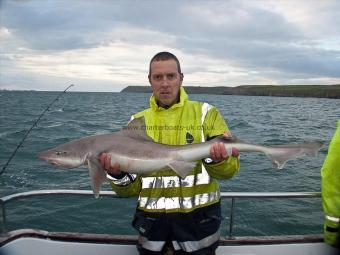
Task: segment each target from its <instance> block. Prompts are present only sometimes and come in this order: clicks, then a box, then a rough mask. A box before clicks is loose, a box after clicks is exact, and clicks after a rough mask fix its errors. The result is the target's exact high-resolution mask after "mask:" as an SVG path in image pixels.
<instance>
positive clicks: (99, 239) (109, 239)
mask: <svg viewBox="0 0 340 255" xmlns="http://www.w3.org/2000/svg"><path fill="white" fill-rule="evenodd" d="M20 238H38V239H46V240H51V241H61V242H74V243H93V244H120V245H136V244H137V241H138V236H137V235H111V234H94V233H74V232H49V231H45V230H39V229H19V230H13V231H10V232H7V233H5V234H2V235H0V247H2V246H4V245H6V244H8V243H10V242H12V241H15V240H17V239H20ZM323 241H324V239H323V235H321V234H316V235H315V234H314V235H280V236H242V237H233V238H231V239H230V238H229V237H223V236H222V237H221V238H220V244H219V245H221V246H223V245H275V244H296V243H322V242H323Z"/></svg>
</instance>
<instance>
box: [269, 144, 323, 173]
mask: <svg viewBox="0 0 340 255" xmlns="http://www.w3.org/2000/svg"><path fill="white" fill-rule="evenodd" d="M321 147H322V143H321V142H312V143H304V144H290V145H289V144H287V145H276V146H271V148H274V149H275V150H272V151H268V152H266V153H265V154H266V156H267V157H268V158H269V159H270V161H271V162H272V164H273V165H274V166H275V167H277V168H278V169H282V168H283V167H284V165H285V164H286V162H287V161H288V160H291V159H295V158H297V157H299V156H301V155H308V156H316V155H317V153H318V151H319V149H320V148H321Z"/></svg>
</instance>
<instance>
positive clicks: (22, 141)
mask: <svg viewBox="0 0 340 255" xmlns="http://www.w3.org/2000/svg"><path fill="white" fill-rule="evenodd" d="M72 86H74V85H73V84H71V85H70V86H68V87H67V88H66V89H65V90H64V91H63V92H61V93H60V94H59V95H58V96H57V97H56V98H55V99H54V100H53V101H52V102H51V103H50V104H49V105H48V106H47V107H46V108H45V109H44V111H43V112H42V113H41V114H40V115H39V117H38V118H37V119H36V120H35V122H34V123H33V125H32V126H31V128H30V129H29V130H28V131H27V132H26V134H25V135H24V138H23V139H22V140H21V141H20V143H19V144H18V146H17V147H16V148H15V150H14V151H13V153H12V154H11V156H10V157H9V158H8V160H7V162H6V164H5V165H4V166H3V167H2V170H1V172H0V175H2V174H3V172H5V170H6V168H7V166H8V165H9V163H10V162H11V161H12V159H13V158H14V156H15V154H16V153H17V151H18V150H19V148H20V147H21V146H22V144H23V143H24V141H25V140H26V138H27V137H28V135H29V133H31V131H32V130H33V128H35V127H36V126H37V124H38V122H39V120H40V119H41V118H42V117H43V116H44V114H45V113H46V112H47V111H48V110H50V107H51V106H52V105H53V104H54V103H55V102H56V101H58V99H59V98H60V97H61V96H62V95H63V94H64V93H66V91H67V90H68V89H69V88H71V87H72Z"/></svg>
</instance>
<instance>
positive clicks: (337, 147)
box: [321, 120, 340, 245]
mask: <svg viewBox="0 0 340 255" xmlns="http://www.w3.org/2000/svg"><path fill="white" fill-rule="evenodd" d="M321 179H322V183H321V185H322V206H323V210H324V213H325V220H324V235H325V242H327V243H328V244H331V245H338V244H339V233H340V120H338V121H337V129H336V131H335V134H334V136H333V138H332V140H331V142H330V144H329V148H328V154H327V157H326V159H325V161H324V164H323V166H322V169H321Z"/></svg>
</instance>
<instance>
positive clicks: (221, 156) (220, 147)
mask: <svg viewBox="0 0 340 255" xmlns="http://www.w3.org/2000/svg"><path fill="white" fill-rule="evenodd" d="M223 136H224V137H226V138H230V137H231V136H232V135H231V132H230V131H228V132H225V133H224V134H223ZM238 155H239V152H238V150H237V149H236V148H231V150H230V151H229V152H228V151H227V150H226V148H225V147H224V143H223V142H216V143H214V144H213V145H212V146H211V147H210V157H211V159H212V160H213V161H214V162H215V163H218V162H221V161H222V160H225V159H227V158H228V157H229V156H233V157H238Z"/></svg>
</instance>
